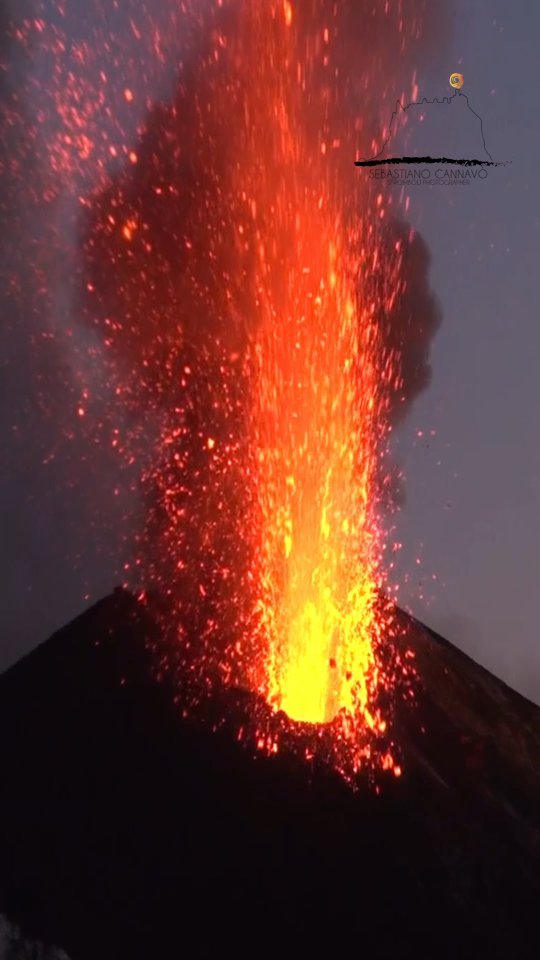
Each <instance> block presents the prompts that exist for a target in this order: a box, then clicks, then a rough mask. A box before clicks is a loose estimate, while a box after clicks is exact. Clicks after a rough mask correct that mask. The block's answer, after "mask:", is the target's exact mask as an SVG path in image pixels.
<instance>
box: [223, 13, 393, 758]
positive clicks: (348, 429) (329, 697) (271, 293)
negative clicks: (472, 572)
mask: <svg viewBox="0 0 540 960" xmlns="http://www.w3.org/2000/svg"><path fill="white" fill-rule="evenodd" d="M269 6H270V7H273V9H272V11H271V13H269V11H268V9H266V10H265V11H264V12H262V10H261V6H260V4H246V6H245V21H244V25H243V29H244V30H245V34H243V35H242V32H240V34H239V35H238V38H237V42H238V44H239V45H240V46H241V49H242V50H243V63H244V67H245V70H246V74H247V76H249V84H250V93H249V96H248V97H246V100H245V104H246V106H247V111H248V112H247V115H246V118H245V123H246V125H245V129H244V131H243V136H242V143H241V149H240V150H239V157H240V159H239V162H238V166H237V168H236V170H235V173H234V181H233V192H234V193H236V194H237V195H238V196H239V197H241V198H242V200H243V203H244V208H245V216H246V218H247V219H249V221H250V224H249V235H250V239H251V242H252V244H253V248H254V252H253V265H252V271H253V277H254V280H253V282H254V284H255V288H256V300H257V306H258V320H257V325H256V331H255V333H254V335H253V337H252V340H251V343H250V350H251V355H252V362H253V368H254V375H253V409H252V412H251V420H250V426H251V441H252V450H253V459H254V461H255V468H254V484H255V497H254V500H255V502H256V509H255V511H254V516H253V518H252V523H253V529H254V536H255V540H256V550H255V558H256V559H255V563H254V570H253V572H252V576H253V579H254V581H255V583H256V584H257V591H256V595H257V602H256V613H257V617H258V621H257V635H258V640H259V656H258V659H259V658H260V663H257V669H256V671H255V673H256V676H257V678H258V688H259V690H260V691H261V692H263V694H264V696H265V697H266V698H267V700H268V702H269V703H270V704H271V705H272V707H273V708H274V709H275V710H278V711H284V713H285V714H286V715H287V716H288V717H289V718H290V719H291V720H294V721H301V722H308V723H311V724H324V723H329V722H330V721H333V720H334V719H335V718H336V717H337V716H338V715H340V717H341V719H342V721H343V722H341V723H340V724H338V726H339V729H340V733H341V735H344V734H345V735H346V736H350V737H351V738H354V740H355V748H357V747H358V738H359V736H361V739H362V740H365V739H366V733H369V731H381V730H384V728H385V721H384V719H383V718H382V716H381V714H380V710H379V707H378V703H377V699H378V697H377V692H378V686H379V685H381V684H382V683H383V682H384V679H383V675H382V672H381V671H380V670H379V665H378V660H377V641H378V638H380V636H381V634H382V633H383V632H384V624H383V623H381V616H382V614H381V605H380V604H377V600H378V597H379V591H380V588H381V586H382V570H381V564H380V560H381V552H382V533H381V530H380V527H379V521H378V516H377V482H378V463H379V459H380V456H381V452H382V451H383V450H384V443H385V430H386V413H387V393H386V389H385V384H386V383H387V382H388V380H389V378H390V379H391V378H392V357H391V356H389V355H387V353H386V352H385V348H384V343H383V342H382V341H381V338H380V333H379V330H378V327H377V324H376V323H375V321H374V305H373V304H372V303H371V304H370V302H369V295H368V293H367V291H366V290H362V288H361V285H360V286H359V277H360V276H361V275H362V272H363V267H364V265H365V263H366V261H369V260H371V261H373V258H375V259H376V258H377V255H378V248H377V242H378V241H377V224H378V222H380V220H381V215H382V216H383V215H384V211H382V210H381V206H380V204H379V205H377V204H372V205H371V206H370V204H369V200H368V197H367V194H366V192H365V188H364V193H363V194H362V193H361V191H360V190H359V189H358V186H357V185H356V186H355V185H354V184H353V183H352V182H351V183H350V186H349V190H347V191H345V192H344V191H343V190H340V189H339V186H340V181H339V179H338V178H337V177H336V156H337V147H336V146H335V147H334V149H333V150H332V145H331V144H330V145H327V143H326V141H325V140H324V128H325V126H326V125H327V124H328V127H329V126H330V117H329V112H330V111H331V101H330V98H329V96H328V93H329V91H328V89H327V87H326V86H325V85H324V84H323V85H321V87H320V88H319V89H318V90H315V92H314V94H312V95H311V96H308V95H307V94H306V84H307V83H309V76H310V75H312V74H313V73H314V72H315V71H316V70H317V69H318V68H319V67H321V66H322V67H323V68H324V64H325V62H328V61H329V57H330V53H331V47H330V30H329V29H323V28H322V27H323V26H324V25H322V27H321V31H320V37H319V38H318V40H316V42H314V43H313V44H312V45H311V46H309V47H308V59H307V61H306V60H305V58H304V61H303V62H302V61H300V60H299V49H298V47H299V45H301V39H302V38H301V37H298V35H297V33H296V27H295V20H294V9H293V7H292V6H291V4H289V3H285V4H282V3H276V4H273V5H272V4H270V5H269ZM248 36H256V37H259V38H261V40H260V44H259V45H257V46H256V48H255V49H254V51H253V53H252V54H251V56H250V55H246V51H247V50H249V44H248V42H247V40H248ZM262 38H264V40H263V39H262ZM303 52H304V51H303ZM246 60H247V63H246ZM277 63H279V64H280V69H279V70H276V64H277ZM306 112H307V113H308V114H313V115H317V116H318V118H319V124H320V125H319V129H318V132H317V135H316V136H315V137H314V138H311V137H310V136H309V135H308V134H307V133H306V123H305V116H303V115H305V114H306ZM335 142H336V143H337V146H339V143H340V141H339V140H337V141H335ZM263 144H264V147H265V148H266V149H262V150H261V147H262V146H263ZM328 151H330V152H331V155H330V156H329V155H328ZM337 163H338V164H339V161H337ZM348 177H349V180H350V181H352V177H351V175H350V171H349V174H348ZM353 198H355V199H356V200H357V202H358V201H359V200H360V201H361V202H362V214H361V216H360V217H358V216H356V217H355V218H351V216H350V212H349V213H348V211H347V206H346V204H347V203H350V202H351V200H352V199H353ZM247 233H248V228H247V227H246V226H245V225H244V223H243V221H242V220H241V221H239V223H238V234H239V242H240V243H241V242H242V237H245V236H246V235H247ZM397 267H398V264H397V263H392V262H389V264H388V276H387V284H386V290H382V291H381V296H382V297H385V296H391V295H392V290H393V289H394V285H395V284H396V283H397V279H396V276H395V271H396V269H397ZM386 616H387V614H386ZM361 727H362V728H363V729H362V730H360V728H361ZM385 763H386V764H387V765H388V758H387V757H386V758H385Z"/></svg>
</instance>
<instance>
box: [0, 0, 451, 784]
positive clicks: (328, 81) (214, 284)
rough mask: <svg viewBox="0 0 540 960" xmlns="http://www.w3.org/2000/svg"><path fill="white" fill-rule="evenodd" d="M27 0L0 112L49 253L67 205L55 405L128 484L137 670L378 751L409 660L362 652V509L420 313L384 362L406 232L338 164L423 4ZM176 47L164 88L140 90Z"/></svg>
mask: <svg viewBox="0 0 540 960" xmlns="http://www.w3.org/2000/svg"><path fill="white" fill-rule="evenodd" d="M53 6H54V8H55V11H56V12H55V16H54V17H50V18H48V17H47V16H45V13H44V14H43V17H42V18H40V19H39V20H38V19H36V20H32V21H29V20H24V21H22V22H20V23H19V24H18V25H15V27H14V28H13V36H14V38H15V39H16V40H17V42H18V43H19V44H21V45H22V47H23V49H24V50H28V51H29V50H31V49H33V47H34V44H36V43H39V45H38V47H37V51H38V52H37V64H38V67H37V69H36V75H35V76H32V77H31V82H29V83H28V86H27V89H26V91H25V96H26V99H27V102H28V103H33V102H34V101H35V103H36V104H37V106H36V107H35V110H36V117H35V123H33V124H30V125H29V132H28V135H27V133H26V125H25V123H24V111H23V110H22V109H21V108H20V104H18V102H17V100H16V98H14V104H13V111H12V114H11V115H10V117H9V123H8V126H9V129H10V130H11V128H13V129H14V130H16V131H17V134H18V135H19V136H20V138H21V142H22V143H23V145H24V149H25V150H27V151H30V149H32V150H34V151H35V153H36V154H37V155H38V158H39V161H40V164H39V169H40V175H41V178H42V181H43V184H44V186H43V190H42V195H41V193H39V191H40V189H41V186H40V184H41V180H36V185H34V187H33V188H32V192H31V196H32V202H35V205H36V207H37V206H38V205H39V204H41V203H51V201H54V200H56V199H57V198H59V197H62V198H64V199H65V196H66V195H68V194H69V197H70V200H71V201H73V204H74V205H75V207H76V210H75V212H74V211H73V208H72V207H69V205H68V204H65V205H64V206H62V204H59V205H58V214H57V216H58V221H56V220H55V219H54V217H53V216H52V213H51V224H52V226H51V233H53V232H55V231H56V234H57V235H56V236H55V240H54V244H55V250H56V251H57V252H58V253H60V252H61V251H62V243H63V242H64V241H63V237H64V236H65V235H66V234H67V233H68V232H70V235H72V236H75V234H76V232H77V231H76V229H75V224H76V217H79V216H80V213H81V210H82V211H83V213H84V216H85V217H86V219H85V220H84V222H83V229H84V236H85V243H84V256H85V262H84V264H83V269H82V271H80V276H78V278H77V279H78V280H80V282H81V283H80V290H81V291H82V298H83V302H82V308H83V313H84V315H85V318H86V320H87V322H88V325H89V326H88V328H87V329H86V330H85V334H86V336H79V338H78V344H79V345H78V346H77V348H76V349H74V348H73V345H72V343H73V341H72V340H71V337H72V330H71V329H69V330H68V331H67V332H66V331H64V330H63V329H62V330H60V329H59V324H57V325H56V327H55V328H54V331H55V332H54V336H55V337H56V338H57V339H58V340H59V341H60V340H61V338H62V337H63V338H64V340H65V341H67V342H68V343H69V344H71V345H70V346H68V347H65V344H63V345H64V347H65V349H70V350H71V354H70V360H71V362H72V363H73V366H77V368H78V369H77V373H76V377H75V378H74V379H75V381H76V385H77V390H76V392H77V398H76V402H75V403H74V404H73V409H74V411H75V414H76V416H75V417H74V419H75V420H76V422H77V429H78V430H80V431H82V430H83V429H84V430H85V431H86V432H85V433H84V436H85V437H89V436H91V434H92V429H93V428H95V434H96V436H95V440H94V439H93V438H92V442H93V443H95V446H96V447H98V446H99V445H100V444H101V445H102V446H103V445H107V446H108V447H112V449H113V450H114V451H115V452H116V453H119V454H120V456H121V457H122V460H123V463H124V464H126V465H127V467H128V469H129V471H131V472H132V473H133V471H136V474H137V476H138V479H139V481H140V485H141V487H142V490H143V495H144V498H145V506H146V520H145V524H144V529H141V530H139V531H138V533H137V536H136V540H137V549H136V552H135V554H134V556H133V559H132V561H130V563H128V564H127V565H126V568H125V576H126V580H128V581H129V582H130V583H131V585H133V584H135V585H137V586H138V587H143V588H145V589H146V588H148V587H151V588H157V592H158V593H159V594H160V595H161V596H164V597H165V598H166V600H167V601H168V604H169V606H168V608H167V612H166V614H165V616H164V624H165V625H166V627H167V643H164V645H163V647H162V648H161V649H160V650H159V651H157V654H158V661H159V672H160V674H163V673H165V672H167V671H169V672H171V671H172V670H178V671H179V676H180V680H179V684H178V686H179V688H182V689H183V690H184V691H185V690H186V689H187V690H188V693H187V694H186V693H185V692H184V693H182V695H180V694H179V699H180V700H181V701H182V708H183V709H191V708H192V707H193V705H194V704H196V702H197V701H198V700H200V698H201V696H202V695H203V694H202V693H201V691H204V692H206V691H207V690H208V689H210V690H211V689H212V688H213V686H214V684H215V683H218V684H222V683H225V684H226V685H227V686H228V687H229V688H233V687H234V688H239V687H243V688H247V689H249V690H250V691H252V693H254V694H260V695H262V698H264V701H265V702H266V704H267V705H269V708H268V707H265V710H266V713H265V711H264V710H263V711H262V712H261V711H260V710H258V709H257V708H254V709H255V713H256V719H255V723H254V728H255V734H254V740H255V742H256V743H257V745H258V746H259V748H260V749H264V750H266V751H268V752H270V753H272V752H275V751H276V750H277V749H278V748H279V746H280V744H282V743H283V744H293V741H295V737H296V734H297V735H298V736H297V743H300V744H301V749H302V751H303V752H304V754H305V755H306V757H309V758H311V757H313V756H314V755H315V753H316V752H317V751H318V750H321V751H322V752H323V754H324V755H325V756H326V757H328V756H330V757H331V758H332V761H333V762H334V763H335V765H336V766H337V767H338V768H339V769H341V770H345V768H347V769H349V770H350V769H353V770H354V769H357V768H358V766H359V765H361V764H362V763H364V762H366V763H373V764H375V765H377V766H378V767H380V768H382V769H393V770H394V772H395V773H396V774H397V775H399V772H400V771H399V768H398V767H397V766H396V764H395V763H394V760H393V750H392V745H391V743H389V741H388V739H387V738H386V740H385V742H384V743H383V735H385V733H386V731H387V728H388V721H389V719H390V718H389V716H388V703H389V700H390V699H391V697H390V696H389V695H390V694H391V693H392V689H393V683H394V680H393V677H395V674H396V670H399V672H400V673H405V674H406V675H409V674H410V673H411V670H412V667H411V665H410V663H407V664H405V665H400V663H399V660H398V659H397V658H396V657H390V656H389V649H388V641H389V638H390V637H391V636H392V633H393V631H394V630H395V627H394V624H393V618H392V605H391V603H389V602H388V601H385V600H383V596H384V594H385V592H386V591H385V583H384V568H385V564H384V563H383V559H384V557H383V554H384V552H385V545H386V537H385V534H384V531H383V529H382V526H381V521H380V516H381V515H382V513H383V509H382V500H383V499H385V498H386V500H387V499H388V497H387V496H386V493H385V491H386V490H387V488H388V487H389V486H391V484H389V483H388V477H387V476H386V472H387V471H386V470H385V462H386V447H387V440H388V434H389V430H390V427H391V424H392V420H393V419H395V418H396V415H397V414H396V410H397V409H398V407H399V405H400V404H403V401H404V398H405V395H407V396H409V395H411V394H413V393H414V391H415V390H416V389H419V388H420V386H421V383H420V381H418V382H417V380H415V377H417V375H418V376H420V378H421V377H422V376H423V375H424V371H425V365H424V354H425V352H426V349H427V348H426V346H425V344H426V342H429V335H430V332H429V330H430V328H429V323H427V322H422V324H420V326H421V331H420V333H419V334H418V338H419V341H420V343H421V346H422V350H423V352H422V353H421V362H420V363H417V362H416V360H415V363H414V366H413V368H412V369H414V373H413V374H411V375H410V376H409V373H408V370H407V364H406V360H405V359H403V358H404V356H406V352H407V343H408V342H409V340H410V339H411V338H410V337H409V338H408V333H409V327H410V325H411V322H410V321H409V319H408V315H407V318H405V319H403V318H401V320H402V322H401V320H400V323H398V322H396V323H394V317H395V316H399V304H400V303H401V302H402V301H403V299H404V298H405V297H406V295H407V291H406V286H407V285H406V281H405V279H404V276H405V270H404V259H406V258H407V256H408V251H412V250H413V249H414V237H413V235H412V233H411V234H409V233H408V231H407V230H406V229H401V228H400V229H397V228H395V227H393V226H392V224H391V223H390V214H391V213H392V212H393V211H392V210H391V209H390V208H391V207H392V197H391V196H390V193H389V194H388V198H387V199H383V197H382V195H381V194H380V193H379V194H377V192H376V191H375V192H373V190H372V186H371V184H370V181H369V180H368V179H367V178H362V177H360V176H359V175H358V171H357V170H355V168H354V165H353V160H354V158H355V156H357V155H358V154H362V155H368V154H371V153H373V152H374V147H376V146H377V144H378V142H379V140H380V139H381V138H382V137H383V136H384V123H385V122H387V117H388V107H389V104H390V103H395V100H396V97H397V96H398V95H400V94H402V92H403V91H402V90H401V89H400V87H399V85H398V84H397V81H396V77H395V73H394V71H395V69H396V68H395V64H396V63H398V61H399V63H400V64H407V66H406V67H404V69H407V70H408V71H409V75H410V77H409V79H408V83H410V85H411V87H412V85H413V83H414V78H413V76H412V69H411V63H412V60H411V57H413V56H414V50H415V45H416V47H417V46H418V43H419V39H420V36H421V32H422V31H421V25H422V22H423V19H426V18H427V11H428V8H429V9H431V8H432V6H433V4H431V3H429V4H428V3H427V0H416V2H415V3H414V4H413V6H414V7H415V11H414V15H412V12H411V16H410V17H409V18H408V19H405V17H404V13H403V9H402V7H403V4H402V2H401V0H395V3H392V2H388V3H385V4H377V3H372V2H371V0H362V2H361V3H352V0H351V2H344V3H342V4H341V3H340V4H338V3H335V2H333V0H306V2H303V0H302V2H300V0H298V2H293V0H290V2H289V0H267V2H264V3H261V2H260V0H212V2H208V3H207V4H201V3H200V2H199V0H189V2H188V0H185V2H184V3H181V4H177V3H176V2H172V0H171V2H166V3H165V2H164V3H163V4H156V5H155V6H156V10H155V11H154V10H153V7H152V5H151V4H138V3H135V0H126V4H125V5H122V9H120V5H118V4H114V9H115V15H114V21H111V23H110V22H109V19H108V15H105V13H106V10H105V7H106V9H107V10H108V6H107V5H105V6H103V5H102V3H101V0H100V2H98V0H96V11H98V12H99V16H97V18H96V23H97V24H98V26H96V28H95V36H93V37H92V42H90V39H89V37H88V36H85V35H84V29H82V27H80V25H79V24H78V21H77V18H76V17H75V16H74V15H72V14H71V12H70V10H69V8H68V5H65V4H64V3H63V2H58V3H57V4H53ZM158 8H159V9H158ZM104 11H105V13H104ZM115 25H116V26H115ZM79 29H80V35H79V32H78V31H79ZM188 41H189V42H188ZM409 48H410V49H409ZM180 49H182V50H183V52H184V53H185V59H184V60H182V62H181V63H180V65H179V76H178V90H177V94H176V96H175V98H174V99H173V100H172V102H171V103H170V104H169V105H168V106H166V105H163V104H161V105H159V106H153V103H155V102H156V101H157V100H160V99H162V98H163V89H162V88H163V86H164V85H165V87H167V88H171V89H172V79H171V73H172V71H171V70H168V71H167V70H165V69H164V68H165V65H167V64H173V63H174V64H178V57H177V50H180ZM103 53H106V54H107V56H108V57H109V58H110V61H111V62H110V66H108V67H107V69H104V67H103V62H102V60H103V57H102V54H103ZM184 53H183V55H184ZM141 65H142V66H141ZM49 68H50V69H49ZM46 70H47V71H48V73H47V75H49V74H50V75H51V77H52V80H51V84H50V86H49V87H46V88H45V87H43V85H39V83H38V82H37V80H36V78H37V77H39V75H40V74H41V73H43V74H45V72H46ZM34 93H35V97H34V98H33V95H34ZM30 94H32V96H30ZM36 98H37V99H36ZM144 117H146V119H145V121H144V123H145V126H144V128H143V127H142V126H141V124H142V122H143V118H144ZM4 136H7V134H4ZM11 136H14V134H12V133H11V132H10V137H11ZM27 141H28V142H27ZM134 141H136V142H134ZM21 151H22V148H21ZM41 154H43V156H42V155H41ZM21 155H22V154H21ZM15 168H16V169H15ZM12 173H13V178H12V179H13V186H14V188H16V187H17V185H19V186H20V183H23V182H24V183H26V180H27V179H28V178H27V177H26V176H25V170H24V168H23V165H22V164H20V165H19V166H17V161H16V160H15V161H14V170H13V171H12ZM21 192H22V191H21ZM68 208H69V209H68ZM52 209H53V205H52V204H51V211H52ZM55 209H56V208H55ZM62 210H63V211H64V213H63V214H62ZM66 211H68V212H67V213H66ZM62 216H65V217H66V220H67V221H68V223H69V228H70V230H69V231H66V230H65V223H63V222H62ZM43 246H44V247H45V246H46V245H45V244H44V245H43ZM22 259H23V262H24V257H23V258H22ZM38 272H39V271H38ZM74 273H76V271H74ZM70 283H71V286H68V290H69V291H70V294H71V295H72V296H74V285H75V281H73V280H71V281H70ZM38 284H39V288H40V290H41V284H42V279H41V275H39V276H38ZM60 299H61V298H60V297H59V296H58V300H60ZM66 299H67V298H66ZM406 324H409V326H406ZM88 329H90V330H91V331H92V334H91V337H89V336H88ZM396 331H397V332H396ZM426 331H428V332H427V333H426ZM46 336H47V337H51V336H52V334H50V333H49V332H47V334H46ZM81 342H82V344H83V345H82V346H81V345H80V344H81ZM88 343H89V344H90V345H89V346H88V347H87V344H88ZM85 351H86V353H87V355H85V356H84V357H83V353H84V352H85ZM418 371H420V373H419V374H418ZM100 405H101V406H100ZM97 409H98V410H99V411H100V412H99V414H98V415H97V416H96V410H97ZM69 430H71V431H73V426H72V424H70V426H69ZM67 432H69V431H67ZM72 435H73V433H72V432H71V434H70V436H72ZM86 461H87V455H86V454H85V456H84V457H82V462H83V463H86ZM130 475H131V474H130ZM383 494H384V495H385V496H384V497H383ZM128 509H129V508H128ZM171 638H172V640H173V642H172V643H169V641H170V640H171ZM390 663H391V665H390ZM253 700H254V701H255V700H256V697H253ZM270 708H271V709H270ZM263 714H264V716H263ZM284 715H286V716H284ZM287 717H288V718H289V719H288V720H287ZM269 718H270V719H269ZM306 725H315V726H312V727H311V728H310V729H309V730H308V729H307V728H306ZM295 731H296V732H295ZM244 737H245V738H246V739H248V737H247V734H245V733H244V731H243V730H242V731H240V732H239V738H240V739H243V738H244ZM252 739H253V737H252ZM295 742H296V741H295ZM293 745H294V744H293Z"/></svg>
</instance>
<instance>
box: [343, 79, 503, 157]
mask: <svg viewBox="0 0 540 960" xmlns="http://www.w3.org/2000/svg"><path fill="white" fill-rule="evenodd" d="M456 97H460V98H462V99H461V100H459V101H456ZM462 101H463V102H464V103H465V105H466V107H467V109H468V110H469V111H470V113H471V114H473V115H474V117H475V118H476V119H477V120H478V123H479V131H480V136H481V138H482V144H483V149H484V152H485V154H486V157H487V159H474V158H468V159H467V158H464V157H461V158H458V157H446V156H441V157H432V156H429V155H427V156H395V157H384V158H383V157H382V154H383V153H384V151H385V149H386V147H387V146H388V144H389V143H390V141H391V139H392V136H393V133H394V122H395V119H396V117H397V115H398V113H399V111H401V112H403V113H405V112H406V111H407V110H411V108H413V107H421V106H423V105H425V104H434V103H436V104H441V105H442V104H453V103H455V102H460V103H461V102H462ZM509 162H510V161H503V160H494V159H493V157H492V156H491V154H490V152H489V150H488V149H487V146H486V140H485V136H484V125H483V121H482V118H481V116H480V115H479V114H478V113H476V111H475V110H473V108H472V107H471V105H470V103H469V98H468V97H467V95H466V94H465V93H462V92H461V91H460V90H456V91H455V92H454V93H453V94H452V95H451V96H449V97H441V98H437V97H433V98H432V99H431V100H430V99H428V98H427V97H422V99H421V100H412V101H411V102H410V103H407V104H406V105H405V106H404V105H403V104H402V103H401V101H400V100H397V101H396V106H395V109H394V112H393V113H392V117H391V119H390V124H389V128H388V136H387V137H386V140H385V141H384V143H383V145H382V147H381V149H380V150H379V152H378V153H377V154H375V156H374V157H371V158H366V159H360V160H355V161H354V164H355V166H356V167H377V166H383V165H386V164H413V163H415V164H430V163H435V164H445V163H446V164H453V165H457V166H465V167H473V166H474V167H499V166H504V165H505V164H506V163H509Z"/></svg>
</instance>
